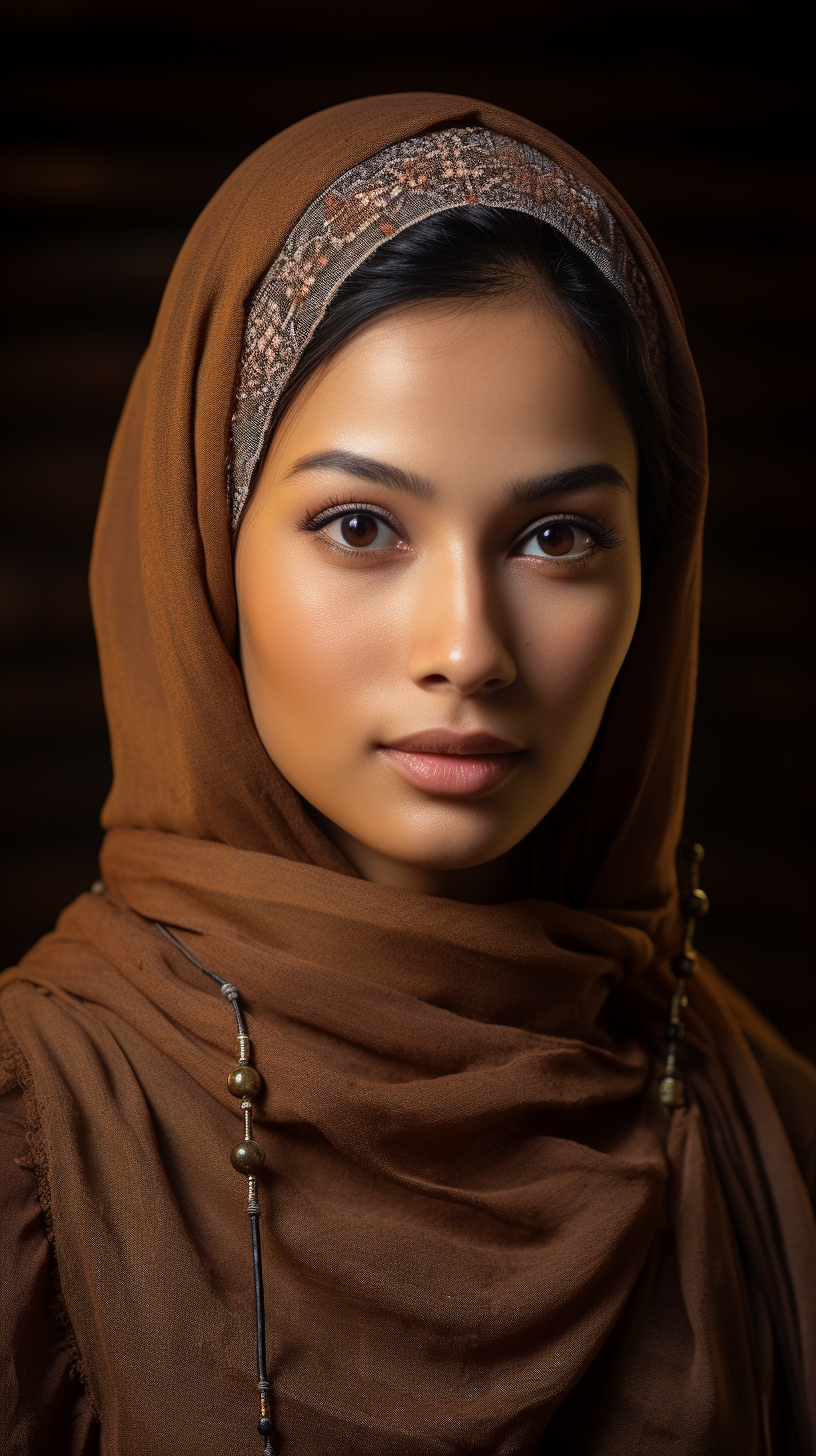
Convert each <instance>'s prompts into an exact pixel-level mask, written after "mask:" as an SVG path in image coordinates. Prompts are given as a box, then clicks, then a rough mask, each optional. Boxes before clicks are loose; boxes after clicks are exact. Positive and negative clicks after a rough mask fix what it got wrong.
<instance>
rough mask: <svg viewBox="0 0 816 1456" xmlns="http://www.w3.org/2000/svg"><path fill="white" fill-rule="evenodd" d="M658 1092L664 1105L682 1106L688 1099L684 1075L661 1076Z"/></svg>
mask: <svg viewBox="0 0 816 1456" xmlns="http://www.w3.org/2000/svg"><path fill="white" fill-rule="evenodd" d="M658 1092H659V1094H660V1101H661V1102H662V1103H663V1106H664V1107H682V1106H683V1104H684V1102H685V1100H686V1095H685V1087H684V1086H683V1079H682V1077H661V1079H660V1086H659V1088H658Z"/></svg>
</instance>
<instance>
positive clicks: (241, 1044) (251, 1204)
mask: <svg viewBox="0 0 816 1456" xmlns="http://www.w3.org/2000/svg"><path fill="white" fill-rule="evenodd" d="M153 924H154V925H155V927H156V929H157V930H160V931H161V933H162V935H166V937H167V939H168V940H169V941H171V942H172V943H173V945H174V946H175V947H176V949H177V950H180V951H181V953H182V955H183V956H186V957H187V960H188V961H191V962H192V964H193V965H194V966H197V968H198V970H200V971H203V972H204V975H205V976H209V977H210V980H211V981H215V982H216V984H217V985H218V986H220V988H221V995H222V996H224V997H226V999H227V1001H229V1002H230V1004H231V1006H232V1009H233V1011H234V1012H235V1020H236V1022H237V1023H238V1051H237V1057H238V1060H237V1062H236V1064H235V1066H234V1067H233V1068H232V1071H231V1072H230V1074H229V1076H228V1077H227V1087H228V1088H229V1090H230V1092H231V1094H232V1096H233V1097H240V1099H241V1111H242V1112H243V1114H244V1136H243V1138H242V1140H241V1142H239V1143H236V1145H235V1147H234V1148H233V1149H232V1151H231V1153H230V1162H231V1163H232V1166H233V1168H235V1170H236V1172H238V1173H241V1174H243V1176H244V1177H245V1178H246V1179H247V1195H248V1196H247V1213H248V1214H249V1224H250V1228H251V1230H252V1267H253V1271H254V1275H255V1339H256V1354H257V1364H258V1394H259V1396H260V1417H259V1420H258V1434H259V1436H260V1437H261V1439H262V1440H263V1442H264V1447H263V1456H274V1451H275V1444H274V1443H275V1435H276V1432H275V1425H274V1422H273V1420H272V1416H271V1414H270V1395H269V1380H268V1378H267V1373H266V1321H265V1316H264V1288H263V1268H262V1265H261V1231H260V1227H259V1223H260V1217H261V1209H260V1204H259V1203H258V1173H259V1172H260V1170H261V1168H262V1167H263V1164H264V1156H265V1155H264V1150H263V1148H262V1147H261V1146H260V1144H259V1143H256V1142H255V1140H254V1139H253V1136H252V1103H253V1102H254V1100H255V1098H256V1097H257V1096H258V1093H259V1092H260V1090H261V1085H262V1084H261V1078H260V1076H259V1074H258V1072H256V1070H255V1068H254V1067H253V1066H250V1061H249V1058H250V1053H251V1047H250V1040H249V1033H248V1032H247V1027H246V1021H245V1020H244V1013H243V1011H242V1010H241V1004H240V1001H239V999H238V991H237V989H236V987H235V986H233V984H232V982H231V981H225V980H224V979H223V977H222V976H217V975H216V974H215V971H210V970H208V969H207V967H206V966H205V965H202V963H201V961H200V960H199V959H198V958H197V956H194V955H193V953H192V951H189V950H188V949H187V947H186V945H183V944H182V942H181V941H180V940H179V939H178V937H177V936H175V935H174V934H173V932H172V930H168V928H167V926H166V925H162V923H161V921H160V920H154V921H153Z"/></svg>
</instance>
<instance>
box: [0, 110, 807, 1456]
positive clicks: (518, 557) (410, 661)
mask: <svg viewBox="0 0 816 1456" xmlns="http://www.w3.org/2000/svg"><path fill="white" fill-rule="evenodd" d="M704 492H705V441H704V424H703V415H702V405H701V402H700V399H699V391H698V387H697V383H696V378H695V375H694V370H693V366H692V363H691V360H690V357H689V354H688V349H687V346H686V343H685V338H684V334H683V329H682V323H681V320H680V317H679V313H678V310H677V305H676V302H675V300H674V296H673V293H672V291H671V287H670V284H669V283H668V280H667V279H666V277H665V274H664V272H663V270H662V266H661V264H660V261H659V259H658V258H657V257H656V255H655V253H654V250H653V248H652V247H651V244H650V242H649V240H648V238H647V237H646V236H645V234H644V233H643V230H642V229H641V228H640V226H639V224H638V223H637V221H636V219H635V218H634V217H633V216H632V214H631V213H630V212H629V210H628V208H627V207H626V205H625V204H624V203H623V202H622V201H621V199H620V198H618V197H617V195H616V194H615V193H614V191H613V190H612V189H611V188H610V187H609V186H608V184H607V183H605V182H604V180H603V179H602V178H601V177H600V176H599V175H598V173H597V172H596V171H595V170H594V168H592V167H591V166H590V165H589V164H588V163H586V162H585V161H584V160H583V159H582V158H580V157H579V156H577V154H576V153H574V152H573V151H571V149H570V148H568V147H566V146H565V145H564V144H563V143H562V142H560V141H558V140H557V139H556V138H554V137H552V136H550V135H549V134H548V133H546V132H544V131H542V130H541V129H540V128H538V127H536V126H534V125H532V124H531V123H528V122H526V121H524V120H522V119H520V118H519V117H515V116H512V115H510V114H508V113H506V112H502V111H499V110H497V109H496V108H493V107H489V106H484V105H481V104H480V103H477V102H473V101H470V100H463V99H462V98H458V97H447V96H435V95H408V96H391V97H383V98H379V99H375V100H370V101H363V102H357V103H352V104H349V105H347V106H344V107H340V108H335V109H334V110H332V111H329V112H326V113H323V114H321V115H319V116H317V117H313V118H310V119H309V120H307V121H305V122H302V123H300V124H299V125H298V126H296V127H294V128H292V129H291V130H290V131H288V132H286V133H284V134H283V135H282V136H280V137H277V138H275V139H274V140H273V141H271V142H270V143H268V144H267V145H266V146H265V147H262V148H261V149H260V151H259V152H257V153H255V154H254V156H252V157H250V158H249V160H248V161H247V162H246V163H245V164H244V165H243V166H242V167H241V168H239V170H238V171H237V172H236V173H235V174H234V176H233V177H231V178H230V179H229V180H228V182H227V183H226V184H225V186H224V187H223V188H222V190H221V192H220V193H219V194H218V195H217V196H216V198H215V199H214V200H213V202H212V203H211V204H210V206H209V207H208V208H207V210H206V211H205V213H204V214H203V216H202V218H201V219H200V220H199V222H198V223H197V225H196V227H195V228H194V229H193V232H192V233H191V235H190V238H189V239H188V241H187V243H186V245H185V247H184V249H183V251H182V254H181V256H180V258H179V261H178V264H177V266H176V269H175V271H174V273H173V276H172V278H171V280H170V283H169V285H168V289H167V292H166V295H165V299H164V301H163V304H162V308H161V311H160V314H159V318H158V322H157V325H156V330H155V333H154V336H153V339H152V341H151V345H150V348H149V350H148V352H147V354H146V356H145V359H144V360H143V362H142V365H141V366H140V368H139V371H138V373H137V376H136V379H135V380H134V384H133V387H132V389H131V393H130V396H129V398H128V401H127V404H126V406H125V410H124V414H123V418H122V422H121V425H120V429H119V432H118V434H117V438H116V441H115V443H114V447H113V451H112V454H111V461H110V466H109V471H108V477H107V482H106V487H105V494H104V498H103V504H102V508H101V511H100V518H99V525H98V530H97V536H96V542H95V547H94V561H93V567H92V589H93V598H94V608H95V615H96V625H97V634H98V638H99V645H100V654H101V660H102V670H103V679H104V686H105V693H106V701H107V706H108V715H109V719H110V727H111V736H112V742H113V751H114V763H115V779H114V785H113V789H112V791H111V795H110V797H109V799H108V801H107V804H106V806H105V810H104V816H103V822H104V824H105V827H106V829H107V831H108V833H107V837H106V840H105V844H104V846H103V851H102V859H101V866H102V875H103V880H102V881H101V882H99V883H98V884H97V885H96V886H95V887H94V891H95V892H94V893H89V894H88V895H85V896H82V897H80V899H79V900H78V901H77V902H76V904H74V905H73V906H71V907H70V908H69V909H68V910H67V911H66V912H65V914H64V915H63V916H62V918H61V920H60V923H59V925H58V927H57V930H56V931H55V932H54V934H53V935H52V936H49V937H47V938H46V939H45V940H44V941H42V942H41V943H40V944H39V945H38V946H37V947H35V949H34V950H33V951H32V952H31V954H30V955H29V956H28V957H27V958H26V960H25V961H24V962H23V964H22V965H21V966H20V967H19V968H17V969H16V970H13V971H9V972H7V973H6V975H5V977H4V981H3V986H2V997H1V998H0V1008H1V1009H2V1015H3V1018H4V1036H5V1043H4V1044H5V1047H6V1066H7V1074H6V1082H5V1084H4V1086H5V1095H4V1097H3V1098H2V1099H0V1106H2V1108H3V1124H2V1125H3V1129H4V1137H5V1141H6V1144H7V1147H8V1151H7V1170H8V1176H7V1179H6V1183H5V1194H4V1197H5V1202H6V1225H5V1227H6V1234H5V1237H6V1240H7V1247H8V1249H9V1255H8V1258H9V1266H8V1267H9V1275H8V1281H7V1282H8V1289H7V1292H6V1308H7V1317H6V1319H5V1329H6V1331H7V1335H6V1338H7V1340H8V1341H9V1354H8V1357H7V1359H6V1360H5V1361H4V1365H5V1368H6V1369H7V1370H8V1372H9V1375H8V1380H9V1388H8V1394H7V1398H6V1401H5V1404H4V1409H5V1412H6V1414H5V1416H4V1419H5V1420H6V1422H7V1426H8V1435H7V1438H6V1444H7V1449H9V1450H10V1451H12V1450H13V1451H39V1450H59V1451H66V1452H71V1453H74V1452H77V1453H78V1452H86V1451H90V1450H96V1449H99V1450H101V1451H104V1452H117V1453H118V1452H122V1453H126V1452H132V1453H142V1456H143V1453H163V1452H169V1451H171V1450H172V1451H173V1452H190V1453H193V1452H195V1453H204V1452H207V1453H213V1456H221V1453H232V1452H237V1451H245V1450H246V1451H253V1450H262V1449H266V1450H272V1449H279V1450H281V1451H282V1452H292V1453H294V1456H311V1453H315V1456H317V1453H323V1452H328V1451H332V1452H338V1453H339V1452H348V1453H362V1456H380V1453H382V1456H385V1453H389V1456H392V1453H400V1456H402V1453H406V1456H407V1453H417V1456H419V1453H422V1456H425V1453H432V1452H440V1453H441V1452H448V1453H450V1452H465V1451H479V1452H484V1453H511V1452H512V1453H516V1452H533V1451H541V1452H549V1451H553V1452H559V1451H567V1450H569V1451H580V1452H585V1453H591V1456H601V1453H612V1452H619V1451H621V1450H624V1449H627V1450H629V1449H632V1450H640V1451H644V1452H647V1451H648V1452H650V1453H651V1452H656V1453H663V1452H665V1453H669V1452H683V1453H695V1456H696V1453H704V1452H718V1453H727V1452H734V1453H736V1452H739V1453H740V1456H745V1453H748V1452H751V1453H753V1452H756V1453H760V1452H770V1451H777V1452H783V1451H784V1452H787V1451H798V1452H802V1453H804V1452H805V1451H807V1450H808V1449H809V1444H808V1443H809V1442H810V1441H811V1440H812V1434H813V1414H812V1409H811V1406H810V1405H809V1401H810V1400H812V1393H811V1392H810V1391H809V1389H808V1385H807V1382H806V1379H805V1372H806V1370H807V1368H808V1362H809V1361H810V1362H811V1364H812V1360H813V1352H814V1311H813V1304H812V1301H811V1300H810V1288H809V1282H808V1281H809V1278H810V1276H811V1275H812V1270H813V1262H812V1261H813V1252H814V1248H815V1247H816V1238H815V1236H814V1225H813V1216H812V1211H811V1208H810V1204H809V1200H808V1193H807V1187H806V1181H805V1180H806V1177H811V1178H812V1148H813V1131H814V1119H813V1114H812V1089H813V1079H812V1072H811V1070H810V1069H809V1068H808V1067H807V1065H806V1064H805V1063H803V1062H802V1061H801V1059H800V1058H797V1057H796V1056H795V1054H794V1053H792V1052H791V1050H790V1049H789V1048H788V1047H787V1046H786V1045H785V1044H784V1042H782V1040H781V1039H780V1038H779V1037H778V1036H777V1035H776V1034H775V1033H774V1032H773V1030H772V1029H771V1028H769V1027H768V1026H767V1025H766V1024H765V1023H764V1022H763V1021H762V1019H761V1018H760V1017H759V1016H758V1015H757V1014H756V1013H755V1012H754V1011H753V1010H752V1009H751V1008H750V1007H749V1006H748V1005H747V1004H746V1003H745V1002H744V1001H742V999H741V998H740V997H739V996H738V995H737V994H736V993H735V992H733V991H732V990H731V989H730V988H729V987H728V986H726V985H725V983H723V982H722V981H720V980H719V978H718V977H717V976H716V974H715V972H714V971H713V970H711V969H710V968H707V967H705V966H704V965H701V964H700V963H699V962H697V961H696V956H695V953H694V952H693V949H692V945H691V941H692V937H693V928H694V920H695V916H696V914H697V913H698V912H700V911H701V910H702V909H703V908H704V905H705V899H704V896H702V893H701V892H700V891H699V890H696V891H695V890H694V889H693V886H692V893H691V895H690V896H689V895H685V896H684V898H683V900H682V906H681V901H680V898H679V894H678V886H677V877H676V871H675V847H676V844H677V841H678V838H679V835H680V829H681V821H682V812H683V793H684V782H685V771H686V760H687V753H688V742H689V733H690V723H691V714H692V699H693V682H694V667H695V652H696V627H697V603H698V594H699V549H700V523H701V517H702V510H703V504H704ZM698 864H699V854H698V853H697V850H696V848H695V849H694V850H693V851H692V852H691V856H690V861H689V863H688V865H687V868H688V869H689V871H690V873H691V876H692V880H693V879H694V876H696V875H697V873H698ZM218 981H220V982H221V985H222V990H223V992H224V996H225V998H226V999H224V997H222V996H220V995H219V994H218V988H217V984H216V983H217V982H218ZM228 1002H229V1003H231V1004H232V1008H233V1010H235V1012H236V1016H237V1027H238V1032H239V1038H238V1057H237V1061H236V1057H235V1054H234V1052H233V1046H234V1032H233V1030H232V1026H231V1019H232V1011H231V1009H230V1005H229V1004H227V1003H228ZM684 1031H685V1040H684V1043H683V1045H682V1046H678V1043H679V1040H680V1037H681V1034H682V1033H683V1032H684ZM233 1063H235V1065H233ZM228 1076H229V1084H228ZM809 1099H810V1100H809ZM231 1162H232V1166H231ZM235 1169H237V1170H238V1172H236V1171H235ZM239 1174H243V1176H244V1177H245V1179H246V1180H247V1181H246V1182H245V1183H244V1184H243V1185H242V1184H241V1181H240V1177H239ZM242 1192H243V1193H244V1196H245V1197H246V1195H247V1193H248V1211H249V1215H250V1217H249V1220H248V1223H249V1227H247V1221H246V1219H245V1215H244V1213H243V1208H244V1207H247V1204H246V1203H244V1202H243V1200H242V1197H241V1194H242ZM253 1267H254V1270H255V1275H256V1279H257V1290H256V1296H255V1297H253V1290H252V1284H253ZM264 1295H265V1312H264V1308H263V1304H264V1300H263V1296H264ZM264 1345H265V1347H266V1348H265V1349H264ZM256 1357H257V1361H258V1371H257V1373H256V1372H254V1371H253V1362H254V1361H255V1359H256ZM256 1386H257V1387H258V1389H256ZM256 1428H257V1429H256Z"/></svg>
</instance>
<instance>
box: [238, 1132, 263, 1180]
mask: <svg viewBox="0 0 816 1456" xmlns="http://www.w3.org/2000/svg"><path fill="white" fill-rule="evenodd" d="M265 1161H266V1154H265V1153H264V1150H263V1148H262V1147H260V1146H259V1144H258V1143H254V1142H253V1141H252V1139H251V1138H244V1141H243V1142H242V1143H236V1145H235V1147H234V1148H233V1150H232V1152H231V1153H230V1162H231V1163H232V1166H233V1168H234V1169H235V1170H236V1172H238V1173H244V1174H245V1175H246V1176H247V1177H249V1175H250V1174H251V1173H257V1172H258V1171H259V1170H260V1169H261V1168H262V1167H263V1165H264V1162H265Z"/></svg>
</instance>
